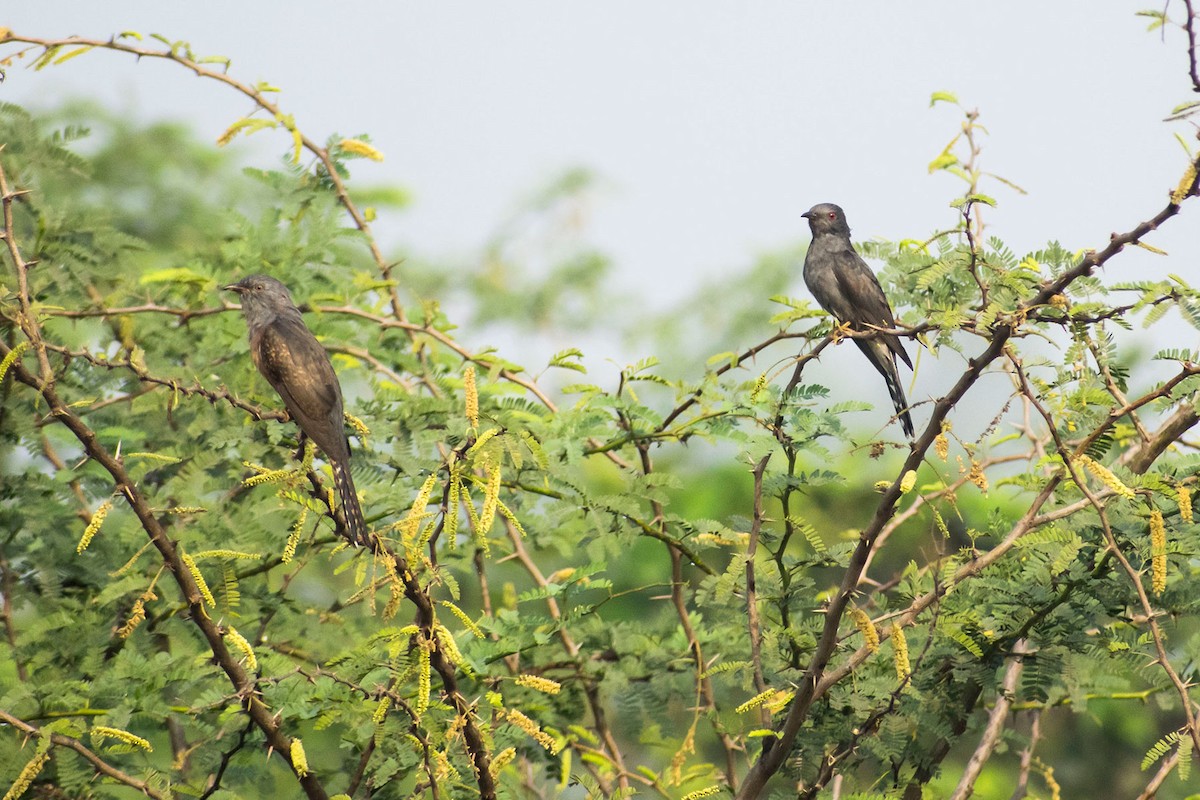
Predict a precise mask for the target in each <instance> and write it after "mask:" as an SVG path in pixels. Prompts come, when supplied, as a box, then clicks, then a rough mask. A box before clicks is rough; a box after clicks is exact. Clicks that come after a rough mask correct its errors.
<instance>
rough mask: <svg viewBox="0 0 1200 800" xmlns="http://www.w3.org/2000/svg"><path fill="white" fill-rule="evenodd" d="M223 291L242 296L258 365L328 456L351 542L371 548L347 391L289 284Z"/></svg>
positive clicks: (247, 284) (245, 284)
mask: <svg viewBox="0 0 1200 800" xmlns="http://www.w3.org/2000/svg"><path fill="white" fill-rule="evenodd" d="M223 288H224V289H225V290H226V291H230V292H237V294H238V295H239V296H240V298H241V303H242V314H243V316H245V318H246V327H247V328H248V329H249V331H250V357H251V359H253V361H254V366H256V367H258V371H259V372H260V373H262V376H263V377H264V378H266V379H267V383H269V384H271V387H272V388H273V389H275V391H276V392H278V393H279V396H280V397H281V398H282V399H283V404H284V405H285V406H286V407H287V411H288V414H289V415H290V416H291V418H292V419H293V420H295V422H296V424H297V425H299V426H300V431H301V433H302V434H303V435H304V436H307V437H308V438H309V439H311V440H312V441H313V443H314V444H315V445H316V446H317V447H318V448H320V450H321V452H322V453H324V454H325V458H326V459H327V460H328V462H329V466H330V468H331V469H332V470H333V483H334V486H335V487H336V488H337V493H338V497H339V498H340V501H341V506H342V515H343V517H344V518H345V521H346V528H347V533H348V536H349V538H350V539H351V540H352V541H354V542H355V543H357V544H361V545H365V544H367V542H368V540H367V525H366V522H365V521H364V520H363V513H362V507H361V506H360V505H359V503H358V492H357V491H356V490H355V488H354V478H353V477H351V475H350V440H349V439H348V438H347V437H346V429H345V418H344V416H343V411H342V387H341V384H340V383H338V377H337V373H335V372H334V371H333V364H332V363H331V362H330V360H329V354H328V353H326V352H325V348H324V347H322V346H321V344H320V343H319V342H318V341H317V337H315V336H313V334H312V331H310V330H309V329H308V326H307V325H305V324H304V318H303V317H301V316H300V309H299V308H297V307H296V304H295V303H294V302H292V295H291V293H290V292H289V291H288V288H287V286H285V285H283V284H282V283H280V282H279V281H277V280H275V279H274V278H272V277H270V276H268V275H248V276H247V277H245V278H242V279H241V280H240V281H238V282H237V283H232V284H229V285H228V286H225V287H223Z"/></svg>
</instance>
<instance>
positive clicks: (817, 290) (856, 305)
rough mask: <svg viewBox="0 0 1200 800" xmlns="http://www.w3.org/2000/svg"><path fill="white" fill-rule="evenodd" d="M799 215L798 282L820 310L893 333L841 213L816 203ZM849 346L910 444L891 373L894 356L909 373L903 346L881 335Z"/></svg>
mask: <svg viewBox="0 0 1200 800" xmlns="http://www.w3.org/2000/svg"><path fill="white" fill-rule="evenodd" d="M800 216H802V217H806V218H807V219H808V227H809V228H810V229H811V230H812V237H813V238H812V244H811V245H809V247H808V255H807V256H806V257H805V259H804V283H805V285H807V286H808V290H809V291H810V292H812V293H813V297H815V298H817V302H818V303H820V304H821V308H824V309H825V310H826V311H828V312H829V313H830V314H833V316H834V317H836V318H837V320H838V321H839V322H841V323H843V324H845V325H848V326H849V327H850V329H851V330H854V331H870V330H872V329H873V328H895V327H896V319H895V317H893V316H892V309H891V306H889V305H888V301H887V297H885V296H884V294H883V288H882V287H881V286H880V285H879V280H878V279H877V278H876V277H875V273H874V272H872V271H871V268H870V267H868V266H867V262H865V261H863V260H862V257H861V256H859V254H858V253H856V252H855V251H854V246H853V245H851V244H850V226H849V225H848V224H846V212H844V211H842V209H841V208H840V207H839V206H835V205H834V204H833V203H821V204H820V205H816V206H813V207H812V208H811V209H809V210H808V211H806V212H805V213H803V214H801V215H800ZM854 343H855V344H856V345H858V349H859V350H862V351H863V355H865V356H866V357H867V360H868V361H870V362H871V365H872V366H873V367H875V369H877V370H879V374H881V375H883V379H884V381H886V382H887V387H888V392H890V393H891V395H892V403H893V404H894V405H895V406H896V413H897V414H898V415H899V416H900V426H901V427H902V428H904V434H905V435H906V436H907V437H908V438H910V439H911V438H912V437H913V423H912V417H910V416H909V415H908V401H907V400H906V399H904V389H903V387H902V386H901V385H900V373H899V372H898V371H897V369H896V358H897V357H899V359H900V360H901V361H903V362H904V363H905V364H907V365H908V368H909V369H912V361H911V360H910V359H909V357H908V353H907V352H905V350H904V345H903V344H901V343H900V339H899V337H897V336H895V335H893V334H887V333H881V334H878V335H876V336H873V337H871V338H869V339H855V340H854Z"/></svg>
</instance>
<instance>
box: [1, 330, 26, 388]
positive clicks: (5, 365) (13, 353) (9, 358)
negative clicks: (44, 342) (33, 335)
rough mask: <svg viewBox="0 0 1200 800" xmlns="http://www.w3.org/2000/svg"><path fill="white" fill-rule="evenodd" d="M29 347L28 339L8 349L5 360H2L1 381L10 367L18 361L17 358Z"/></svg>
mask: <svg viewBox="0 0 1200 800" xmlns="http://www.w3.org/2000/svg"><path fill="white" fill-rule="evenodd" d="M28 349H29V341H28V340H26V341H24V342H19V343H18V344H17V346H16V347H14V348H13V349H12V350H9V351H8V355H6V356H5V357H4V360H3V361H0V381H2V380H4V376H5V375H7V374H8V370H9V368H10V367H11V366H12V365H13V364H14V363H16V360H17V359H18V358H20V357H21V356H22V355H24V353H25V351H26V350H28Z"/></svg>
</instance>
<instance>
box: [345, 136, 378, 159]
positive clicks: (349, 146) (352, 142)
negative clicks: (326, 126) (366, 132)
mask: <svg viewBox="0 0 1200 800" xmlns="http://www.w3.org/2000/svg"><path fill="white" fill-rule="evenodd" d="M338 147H340V148H342V149H343V150H345V151H346V152H347V153H354V155H356V156H365V157H366V158H369V159H371V160H372V161H383V153H381V152H379V151H378V150H376V149H375V148H374V147H372V146H371V145H370V144H368V143H367V142H364V141H363V140H362V139H342V140H341V141H340V142H338Z"/></svg>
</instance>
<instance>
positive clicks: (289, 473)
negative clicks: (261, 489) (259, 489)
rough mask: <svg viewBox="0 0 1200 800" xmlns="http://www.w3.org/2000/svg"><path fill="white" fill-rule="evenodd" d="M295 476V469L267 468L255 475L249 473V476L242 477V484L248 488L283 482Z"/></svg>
mask: <svg viewBox="0 0 1200 800" xmlns="http://www.w3.org/2000/svg"><path fill="white" fill-rule="evenodd" d="M295 476H296V473H295V471H293V470H290V469H269V470H266V471H265V472H260V473H258V474H257V475H251V476H250V477H249V478H244V479H243V480H242V486H245V487H246V488H250V487H252V486H258V485H260V484H264V483H283V482H285V481H289V480H291V479H293V478H294V477H295Z"/></svg>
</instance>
